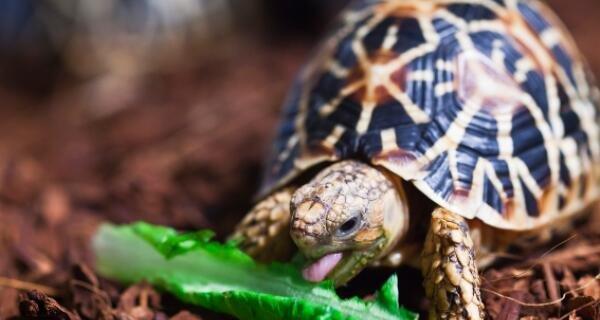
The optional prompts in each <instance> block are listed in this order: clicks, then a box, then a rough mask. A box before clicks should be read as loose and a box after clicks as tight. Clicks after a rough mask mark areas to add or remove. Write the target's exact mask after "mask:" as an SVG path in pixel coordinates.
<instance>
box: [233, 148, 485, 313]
mask: <svg viewBox="0 0 600 320" xmlns="http://www.w3.org/2000/svg"><path fill="white" fill-rule="evenodd" d="M393 177H394V176H393V175H387V173H386V171H384V170H382V169H380V168H376V167H372V166H369V165H367V164H364V163H361V162H358V161H353V160H348V161H342V162H338V163H334V164H332V165H331V166H329V167H327V168H325V169H323V170H322V171H321V172H320V173H319V174H318V175H317V176H316V177H315V178H314V179H313V180H311V181H310V182H309V183H307V184H305V185H303V186H302V187H300V188H299V189H297V190H296V191H293V189H292V188H288V189H283V190H280V191H278V192H276V193H274V194H272V195H271V196H269V197H267V198H265V199H264V200H263V201H261V202H259V203H258V204H257V205H256V207H254V209H253V210H252V211H251V212H250V213H249V214H248V215H247V216H246V218H245V219H244V220H243V221H242V222H241V223H240V225H239V226H238V227H237V229H236V233H235V234H234V236H233V238H234V239H239V240H240V241H241V247H242V249H244V250H245V251H246V252H247V253H249V254H250V255H252V256H254V257H255V258H258V259H259V260H263V261H265V260H272V259H277V258H279V259H281V258H284V257H285V256H288V257H289V256H290V255H291V254H292V253H293V252H294V250H293V243H292V242H291V241H290V240H291V239H293V241H294V242H295V243H296V245H297V247H298V248H299V249H300V251H301V252H302V253H303V254H304V255H305V256H306V257H307V258H309V259H314V260H317V259H319V258H321V257H323V256H325V255H328V254H332V253H342V254H343V257H342V259H341V261H340V262H338V263H337V265H336V267H335V268H334V269H333V270H332V271H330V272H329V273H328V274H327V278H329V279H331V280H333V281H334V284H335V285H336V286H339V285H343V284H345V283H346V282H348V281H349V280H350V279H352V278H353V277H354V276H355V275H356V274H358V273H359V272H360V271H361V270H363V269H364V268H365V267H367V266H369V265H372V264H374V263H376V262H378V261H380V259H383V261H384V262H385V260H386V259H387V260H390V259H389V258H390V257H392V258H393V257H394V256H395V251H393V249H395V248H398V246H399V244H401V241H402V240H403V236H404V235H405V234H406V231H407V228H408V217H409V215H408V207H407V205H406V199H405V196H404V192H403V189H402V186H401V184H400V183H399V181H397V180H395V179H394V178H393ZM349 221H353V222H349ZM288 230H289V234H288ZM290 235H291V239H290V237H289V236H290ZM474 247H475V246H474V244H473V240H472V239H471V235H470V232H469V227H468V225H467V223H466V221H465V220H464V218H462V217H461V216H459V215H457V214H454V213H451V212H450V211H448V210H445V209H442V208H439V209H437V210H435V211H434V212H433V215H432V219H431V225H430V227H429V232H428V234H427V239H426V241H425V245H424V248H423V253H422V260H421V262H422V266H421V268H422V272H423V275H424V278H425V282H424V285H425V289H426V293H427V297H428V298H429V299H430V300H431V301H432V307H431V310H430V319H473V320H475V319H483V318H484V314H483V304H482V301H481V296H480V293H479V275H478V272H477V266H476V262H475V254H474ZM390 253H391V254H390ZM388 254H389V255H388ZM392 260H393V261H392V262H393V264H394V265H397V264H400V263H401V262H402V261H401V260H399V259H395V258H394V259H392Z"/></svg>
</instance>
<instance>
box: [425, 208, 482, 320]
mask: <svg viewBox="0 0 600 320" xmlns="http://www.w3.org/2000/svg"><path fill="white" fill-rule="evenodd" d="M473 248H474V244H473V240H472V239H471V235H470V233H469V226H468V225H467V223H466V221H465V219H464V218H463V217H461V216H459V215H457V214H454V213H452V212H450V211H448V210H446V209H442V208H439V209H437V210H435V211H434V212H433V215H432V218H431V225H430V227H429V233H428V234H427V238H426V240H425V246H424V248H423V254H422V265H421V271H422V273H423V277H424V278H425V281H424V286H425V294H426V295H427V297H428V298H429V300H430V301H431V308H430V310H429V319H432V320H433V319H469V320H477V319H484V318H485V314H484V312H483V302H482V301H481V294H480V292H479V273H478V272H477V265H476V261H475V252H474V249H473Z"/></svg>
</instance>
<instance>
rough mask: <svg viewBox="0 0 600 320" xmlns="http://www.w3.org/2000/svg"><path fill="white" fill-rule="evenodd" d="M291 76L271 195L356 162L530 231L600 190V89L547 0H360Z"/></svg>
mask: <svg viewBox="0 0 600 320" xmlns="http://www.w3.org/2000/svg"><path fill="white" fill-rule="evenodd" d="M342 21H343V22H342V23H340V25H339V27H338V28H337V29H336V30H335V31H334V32H333V33H332V34H331V35H330V37H329V38H328V39H327V40H326V41H324V43H323V44H322V46H321V48H320V49H319V50H318V51H317V54H316V55H315V56H314V57H313V58H312V59H311V62H310V63H309V64H308V65H307V66H306V67H305V68H304V69H303V71H302V72H301V74H300V75H299V77H298V79H297V81H296V82H295V84H294V86H293V88H292V92H291V94H290V97H289V99H288V101H287V107H286V109H285V110H286V111H284V116H283V124H282V127H281V129H280V131H279V135H278V139H277V141H276V142H275V144H274V152H273V155H272V157H271V158H270V161H269V163H268V170H267V172H266V178H265V183H264V188H263V194H264V193H268V192H271V191H272V190H274V189H276V188H278V187H280V186H283V185H285V184H287V183H289V182H290V181H291V180H292V179H294V178H296V177H297V176H298V175H300V174H301V173H302V172H304V171H305V170H306V169H308V168H310V167H312V166H314V165H316V164H319V163H322V162H327V161H337V160H340V159H346V158H358V159H364V160H367V161H370V162H372V163H373V164H376V165H381V166H384V167H386V168H387V169H389V170H390V171H392V172H394V173H396V174H398V175H399V176H400V177H402V178H403V179H405V180H407V181H411V182H413V183H414V185H415V186H416V187H417V188H418V189H420V190H421V191H422V192H423V193H424V194H426V195H427V196H428V197H429V198H430V199H431V200H433V201H435V202H437V203H438V204H439V205H441V206H443V207H445V208H447V209H449V210H452V211H454V212H457V213H460V214H462V215H464V216H465V217H467V218H474V217H477V218H480V219H481V220H483V221H485V222H486V223H488V224H490V225H493V226H496V227H499V228H506V229H529V228H534V227H536V226H540V225H543V224H545V223H549V222H551V221H553V220H554V219H556V218H557V217H559V216H565V215H568V214H571V213H574V212H576V211H577V210H579V209H581V208H582V207H584V206H585V205H587V204H589V203H590V202H591V201H592V200H593V199H595V198H596V197H597V196H598V193H599V187H598V182H599V181H600V164H599V163H600V142H599V130H598V112H597V105H598V102H597V96H598V91H597V89H596V87H595V86H594V84H593V81H592V80H591V77H590V75H589V74H588V73H587V72H586V71H585V70H586V69H585V62H583V61H582V59H581V57H580V55H579V53H578V51H577V48H576V47H575V45H574V44H573V41H572V40H571V39H570V37H569V35H568V33H567V32H566V31H565V30H564V29H563V27H562V26H561V24H560V22H559V21H558V20H557V19H556V18H555V17H554V16H553V14H552V12H550V10H549V9H548V8H546V7H545V6H544V4H542V3H541V2H538V1H521V0H514V1H510V2H506V3H505V2H504V1H492V0H483V1H480V2H478V3H476V4H475V3H472V2H470V1H461V0H456V1H436V0H428V1H422V2H409V1H359V2H358V3H357V4H355V7H354V9H349V11H348V12H347V13H346V14H345V15H343V18H342Z"/></svg>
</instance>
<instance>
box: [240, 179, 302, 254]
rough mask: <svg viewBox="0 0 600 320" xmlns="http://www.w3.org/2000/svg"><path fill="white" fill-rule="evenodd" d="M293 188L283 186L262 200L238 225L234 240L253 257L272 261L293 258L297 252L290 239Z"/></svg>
mask: <svg viewBox="0 0 600 320" xmlns="http://www.w3.org/2000/svg"><path fill="white" fill-rule="evenodd" d="M293 192H294V190H293V189H290V188H288V189H283V190H280V191H278V192H275V193H273V194H272V195H270V196H268V197H267V198H265V199H263V200H262V201H260V202H259V203H258V204H257V205H256V206H255V207H254V208H253V209H252V210H251V211H250V212H249V213H248V214H247V215H246V217H244V219H243V220H242V221H241V222H240V224H238V225H237V227H236V228H235V231H234V233H233V235H232V236H231V237H230V239H232V240H234V241H239V243H240V248H241V249H242V250H243V251H245V252H246V253H247V254H249V255H250V256H252V257H253V258H255V259H257V260H259V261H262V262H269V261H273V260H286V259H289V258H290V257H291V256H292V255H293V254H294V252H295V249H294V248H295V247H294V243H293V241H292V239H291V238H290V228H289V225H290V200H291V198H292V194H293Z"/></svg>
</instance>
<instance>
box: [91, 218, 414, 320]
mask: <svg viewBox="0 0 600 320" xmlns="http://www.w3.org/2000/svg"><path fill="white" fill-rule="evenodd" d="M212 236H213V233H212V232H211V231H200V232H193V233H183V234H179V233H177V232H176V231H175V230H173V229H170V228H166V227H160V226H154V225H150V224H146V223H136V224H132V225H126V226H113V225H103V226H102V227H101V228H100V229H99V231H98V233H97V234H96V236H95V237H94V241H93V247H94V251H95V254H96V263H97V269H98V271H99V272H100V274H102V275H104V276H105V277H108V278H113V279H116V280H119V281H121V282H125V283H133V282H137V281H141V280H146V281H149V282H150V283H152V284H153V285H156V286H157V287H160V288H162V289H164V290H166V291H168V292H170V293H171V294H173V295H175V296H177V297H178V298H179V299H181V300H182V301H185V302H188V303H191V304H196V305H200V306H203V307H205V308H208V309H212V310H215V311H219V312H223V313H227V314H230V315H233V316H236V317H238V318H240V319H298V318H302V319H416V315H415V314H413V313H411V312H409V311H407V310H406V309H403V308H401V307H400V306H399V304H398V287H397V279H396V276H392V277H391V278H390V279H389V280H388V281H387V282H386V283H385V284H384V285H383V287H382V288H381V290H380V291H379V292H378V294H377V299H376V300H374V301H369V302H366V301H363V300H361V299H359V298H351V299H341V298H340V297H338V296H337V294H336V293H335V290H334V289H333V287H332V285H331V283H329V282H324V283H321V284H318V285H315V284H312V283H310V282H307V281H305V280H304V279H303V278H302V276H301V275H300V272H299V271H298V269H297V268H295V267H293V266H292V265H289V264H272V265H262V264H258V263H255V262H254V261H253V260H252V258H251V257H249V256H248V255H246V254H245V253H243V252H242V251H241V250H239V249H238V248H237V247H236V246H235V245H234V244H232V243H226V244H221V243H218V242H215V241H212V240H211V239H212Z"/></svg>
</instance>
